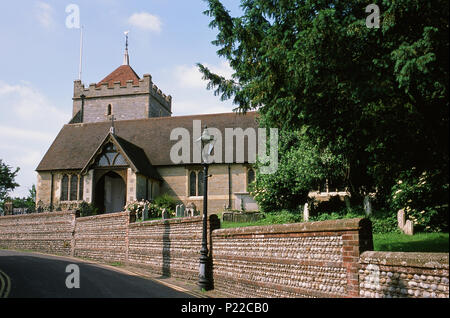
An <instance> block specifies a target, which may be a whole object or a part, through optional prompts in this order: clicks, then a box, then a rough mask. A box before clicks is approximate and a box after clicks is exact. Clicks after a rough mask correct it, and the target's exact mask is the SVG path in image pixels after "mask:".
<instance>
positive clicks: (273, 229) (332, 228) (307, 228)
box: [213, 218, 370, 237]
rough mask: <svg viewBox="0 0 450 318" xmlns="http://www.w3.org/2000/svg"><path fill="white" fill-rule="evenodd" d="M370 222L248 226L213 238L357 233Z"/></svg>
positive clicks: (359, 219) (330, 221)
mask: <svg viewBox="0 0 450 318" xmlns="http://www.w3.org/2000/svg"><path fill="white" fill-rule="evenodd" d="M366 222H370V220H369V219H366V218H354V219H342V220H328V221H317V222H301V223H290V224H276V225H263V226H248V227H238V228H230V229H219V230H214V231H213V236H214V237H219V236H222V237H230V236H240V235H262V234H281V233H308V232H339V231H357V230H359V229H361V228H362V227H363V223H366Z"/></svg>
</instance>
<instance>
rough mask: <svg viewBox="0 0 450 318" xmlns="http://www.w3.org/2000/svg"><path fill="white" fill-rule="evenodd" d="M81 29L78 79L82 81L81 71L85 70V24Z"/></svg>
mask: <svg viewBox="0 0 450 318" xmlns="http://www.w3.org/2000/svg"><path fill="white" fill-rule="evenodd" d="M80 29H81V31H80V66H79V68H78V79H79V80H80V81H81V72H82V70H83V26H81V28H80Z"/></svg>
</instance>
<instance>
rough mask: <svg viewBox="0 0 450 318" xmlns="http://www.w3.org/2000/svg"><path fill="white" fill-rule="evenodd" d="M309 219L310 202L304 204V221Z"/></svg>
mask: <svg viewBox="0 0 450 318" xmlns="http://www.w3.org/2000/svg"><path fill="white" fill-rule="evenodd" d="M308 220H309V209H308V203H305V205H304V206H303V221H304V222H308Z"/></svg>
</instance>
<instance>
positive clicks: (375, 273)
mask: <svg viewBox="0 0 450 318" xmlns="http://www.w3.org/2000/svg"><path fill="white" fill-rule="evenodd" d="M448 273H449V254H448V253H412V252H373V251H369V252H364V253H363V254H362V255H361V268H360V270H359V277H360V297H366V298H397V297H402V298H406V297H408V298H430V297H431V298H448V297H449V280H448V279H449V277H448Z"/></svg>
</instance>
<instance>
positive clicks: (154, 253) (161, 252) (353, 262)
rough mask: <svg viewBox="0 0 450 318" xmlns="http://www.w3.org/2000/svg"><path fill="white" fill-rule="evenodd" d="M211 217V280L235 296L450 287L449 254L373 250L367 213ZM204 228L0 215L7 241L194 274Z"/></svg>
mask: <svg viewBox="0 0 450 318" xmlns="http://www.w3.org/2000/svg"><path fill="white" fill-rule="evenodd" d="M208 227H209V228H208V242H209V251H210V259H212V275H213V276H212V278H213V282H214V288H215V289H216V290H217V291H219V292H221V293H222V294H225V295H228V296H230V297H327V298H329V297H371V298H372V297H432V298H448V297H449V287H448V271H449V269H448V266H449V265H448V262H449V259H448V254H445V253H392V252H373V251H371V250H372V249H373V243H372V230H371V223H370V221H369V220H367V219H347V220H333V221H324V222H306V223H297V224H283V225H272V226H257V227H246V228H235V229H219V228H220V222H219V220H218V218H217V216H215V215H211V216H210V217H209V220H208ZM201 236H202V216H197V217H188V218H175V219H169V220H156V221H146V222H137V223H130V214H129V213H128V212H119V213H112V214H105V215H98V216H89V217H82V218H76V214H75V212H71V211H65V212H49V213H36V214H30V215H16V216H4V217H0V248H7V249H21V250H34V251H40V252H45V253H51V254H57V255H73V256H78V257H83V258H89V259H96V260H101V261H107V262H123V263H124V264H129V265H132V266H139V267H143V268H145V269H146V270H148V271H150V272H152V273H156V274H160V275H165V276H174V277H179V278H183V279H185V280H191V281H196V280H197V279H198V266H199V256H200V254H199V250H200V247H201Z"/></svg>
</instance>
